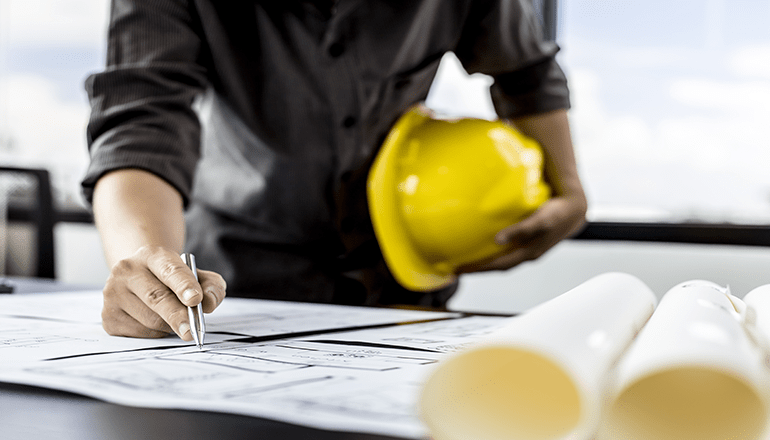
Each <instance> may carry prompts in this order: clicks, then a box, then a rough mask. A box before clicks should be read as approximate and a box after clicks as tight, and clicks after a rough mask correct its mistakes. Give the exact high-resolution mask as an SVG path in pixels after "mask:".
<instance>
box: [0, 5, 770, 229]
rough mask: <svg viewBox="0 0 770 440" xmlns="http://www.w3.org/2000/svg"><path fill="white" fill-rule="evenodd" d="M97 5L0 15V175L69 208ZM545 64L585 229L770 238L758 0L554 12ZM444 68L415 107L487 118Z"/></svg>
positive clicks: (762, 8)
mask: <svg viewBox="0 0 770 440" xmlns="http://www.w3.org/2000/svg"><path fill="white" fill-rule="evenodd" d="M108 3H109V2H108V1H107V0H0V162H11V163H20V164H27V165H37V166H46V167H49V168H51V170H52V172H53V175H54V179H55V184H56V185H57V187H58V188H59V190H58V191H57V194H58V197H59V200H60V201H63V202H64V203H73V204H81V203H82V201H81V200H80V199H79V197H80V195H79V191H78V181H79V178H80V176H81V175H82V172H83V170H84V169H85V165H86V163H87V160H88V158H87V151H86V147H85V134H84V133H85V126H86V123H87V118H88V102H87V97H86V94H85V91H84V89H83V81H84V80H85V78H86V77H87V76H88V75H89V74H91V73H94V72H97V71H99V70H100V69H101V68H102V66H103V64H104V52H105V36H106V22H107V15H108ZM558 25H559V26H558V36H557V42H558V43H559V45H560V46H561V52H560V53H559V55H558V60H559V62H560V63H561V65H562V67H563V69H564V70H565V72H566V73H567V76H568V80H569V84H570V89H571V93H572V108H571V110H570V120H571V126H572V130H573V138H574V142H575V150H576V155H577V158H578V163H579V166H580V171H581V175H582V178H583V183H584V185H585V187H586V190H587V192H588V196H589V202H590V206H591V208H590V210H589V217H590V218H591V219H593V220H618V219H619V220H651V221H681V220H698V221H715V222H736V223H770V173H768V172H767V171H766V168H767V167H768V165H770V148H768V147H770V123H768V120H770V32H768V31H767V29H770V0H646V1H638V0H562V1H561V2H560V15H559V18H558ZM490 81H491V79H489V78H487V77H484V76H482V75H473V76H471V77H468V76H467V75H466V74H465V72H464V71H462V69H461V67H459V65H458V63H457V61H456V59H455V58H454V57H452V56H447V57H445V59H444V62H443V63H442V67H441V70H440V72H439V76H438V78H437V80H436V83H435V84H434V87H433V89H432V91H431V95H430V96H429V99H428V104H429V105H431V106H433V107H434V108H436V109H438V110H440V111H442V112H444V113H449V114H454V115H457V116H474V117H485V118H490V117H494V114H493V111H492V108H491V102H490V100H489V96H488V92H487V88H488V86H489V84H490Z"/></svg>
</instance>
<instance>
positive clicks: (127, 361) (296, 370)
mask: <svg viewBox="0 0 770 440" xmlns="http://www.w3.org/2000/svg"><path fill="white" fill-rule="evenodd" d="M100 302H101V296H100V294H99V293H98V292H78V293H73V294H50V295H49V294H34V295H17V296H10V297H3V298H0V310H2V312H0V381H5V382H14V383H22V384H29V385H37V386H43V387H49V388H54V389H60V390H65V391H70V392H75V393H79V394H83V395H87V396H91V397H94V398H98V399H103V400H106V401H110V402H114V403H117V404H123V405H132V406H140V407H157V408H178V409H193V410H208V411H218V412H227V413H237V414H244V415H252V416H258V417H263V418H270V419H275V420H280V421H284V422H289V423H295V424H300V425H305V426H311V427H315V428H321V429H330V430H337V431H356V432H368V433H376V434H383V435H390V436H398V437H404V438H423V437H425V436H426V435H427V431H426V428H425V426H424V425H423V424H422V422H421V421H420V419H419V414H417V410H416V401H417V397H418V394H419V391H420V389H421V385H422V383H423V381H424V379H425V377H426V376H427V375H428V374H429V373H430V371H432V369H433V367H434V366H435V365H436V363H437V362H438V361H439V360H441V359H442V358H443V357H444V356H446V354H447V353H450V352H454V351H457V350H460V349H461V348H462V347H464V346H466V345H467V344H469V343H472V342H473V341H475V340H477V339H478V338H480V337H483V336H484V335H486V334H488V333H490V332H492V331H493V330H495V329H497V328H499V327H500V326H501V325H503V324H504V323H505V322H506V321H507V320H508V319H511V318H502V317H484V316H464V315H461V314H456V313H438V312H424V311H410V310H401V309H373V308H362V307H348V306H333V305H320V304H306V303H287V302H280V301H263V300H248V299H235V298H228V299H227V300H226V301H225V302H224V303H223V304H222V306H221V307H220V308H219V309H217V311H215V312H214V313H213V314H211V315H207V330H208V333H207V336H206V341H207V343H206V345H205V346H204V348H203V350H198V349H197V348H196V347H195V346H194V345H192V344H190V343H187V342H184V341H181V340H179V339H178V338H177V337H175V336H174V337H168V338H163V339H153V340H149V339H131V338H120V337H111V336H108V335H106V333H104V331H103V330H102V329H101V325H100V324H99V314H100V308H101V305H100V304H101V303H100ZM70 309H71V312H70ZM65 316H66V319H65V318H64V317H65Z"/></svg>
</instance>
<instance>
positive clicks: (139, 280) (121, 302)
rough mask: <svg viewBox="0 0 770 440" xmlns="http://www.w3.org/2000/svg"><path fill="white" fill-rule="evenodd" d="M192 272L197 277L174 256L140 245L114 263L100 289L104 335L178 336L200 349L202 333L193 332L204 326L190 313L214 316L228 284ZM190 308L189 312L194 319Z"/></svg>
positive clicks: (212, 274) (208, 273) (206, 273)
mask: <svg viewBox="0 0 770 440" xmlns="http://www.w3.org/2000/svg"><path fill="white" fill-rule="evenodd" d="M183 258H184V257H183ZM195 272H196V273H197V279H196V276H195V274H194V272H193V271H192V268H191V267H189V266H188V265H186V264H185V261H183V259H182V258H180V254H179V253H178V252H174V251H173V250H171V249H168V248H165V247H161V246H144V247H142V248H140V249H139V250H137V251H136V252H135V253H134V254H133V255H131V256H130V257H128V258H125V259H123V260H120V261H118V262H117V263H116V264H114V265H113V267H112V270H111V274H110V277H109V279H108V280H107V283H106V284H105V287H104V291H103V292H104V307H103V309H102V326H103V327H104V329H105V331H106V332H107V333H109V334H110V335H114V336H129V337H135V338H161V337H165V336H168V334H169V333H176V334H177V335H178V336H179V337H180V338H182V339H183V340H185V341H195V342H196V345H198V346H200V345H202V342H203V341H202V339H201V338H200V334H199V331H201V330H203V331H205V329H204V328H202V326H200V325H197V326H196V327H195V328H193V326H194V325H196V324H201V323H202V319H201V320H198V318H195V316H196V315H195V314H194V313H195V312H197V313H198V315H197V316H200V317H201V318H202V316H203V315H202V313H200V312H201V311H203V312H205V313H211V312H213V311H214V310H215V309H216V308H217V307H218V306H219V304H220V303H221V302H222V301H223V300H224V298H225V289H226V284H225V281H224V279H223V278H222V277H221V276H220V275H219V274H218V273H216V272H212V271H208V270H203V269H198V268H197V267H196V268H195ZM199 303H200V306H199V305H198V304H199ZM188 306H190V308H192V309H193V310H192V312H193V319H190V310H188ZM196 337H198V340H197V341H196V339H195V338H196Z"/></svg>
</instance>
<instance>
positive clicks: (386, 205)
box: [367, 108, 457, 292]
mask: <svg viewBox="0 0 770 440" xmlns="http://www.w3.org/2000/svg"><path fill="white" fill-rule="evenodd" d="M427 119H429V116H428V115H427V114H426V113H425V112H424V111H423V110H420V109H419V108H414V109H412V110H410V111H408V112H407V113H405V114H404V115H403V116H401V118H399V120H398V121H397V122H396V124H395V125H394V126H393V129H391V131H390V133H389V134H388V136H387V138H386V139H385V142H384V143H383V145H382V147H381V149H380V151H379V153H378V155H377V158H376V159H375V161H374V163H373V164H372V167H371V169H370V170H369V176H368V180H367V197H368V204H369V212H370V216H371V219H372V225H373V226H374V232H375V235H376V236H377V241H378V242H379V245H380V248H381V249H382V255H383V258H384V259H385V263H386V264H387V265H388V268H389V269H390V271H391V273H392V274H393V277H394V278H395V279H396V281H397V282H398V283H399V284H401V285H402V286H403V287H405V288H407V289H409V290H413V291H420V292H422V291H429V290H436V289H439V288H442V287H445V286H447V285H450V284H452V283H454V282H455V281H456V280H457V275H455V274H454V273H445V272H441V271H439V270H438V269H437V268H436V267H435V266H434V265H433V264H431V263H430V262H429V261H426V260H425V259H424V258H423V257H422V256H421V255H420V253H419V252H418V251H417V249H416V248H415V247H414V245H413V243H412V240H411V238H410V236H409V233H408V232H407V229H406V227H405V225H404V223H403V220H402V218H403V216H402V213H400V212H399V210H400V209H401V208H400V207H401V203H400V201H399V200H398V192H397V191H395V190H394V189H395V188H397V186H398V184H399V183H400V182H399V181H398V180H399V172H398V171H399V168H400V164H399V163H398V160H397V158H399V157H400V156H401V154H400V152H401V150H402V149H403V148H405V144H406V140H407V139H408V138H409V133H410V132H411V131H412V130H414V129H415V128H416V127H417V126H419V125H420V124H422V123H424V122H425V121H426V120H427Z"/></svg>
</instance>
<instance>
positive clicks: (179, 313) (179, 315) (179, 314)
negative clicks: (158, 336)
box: [168, 309, 187, 328]
mask: <svg viewBox="0 0 770 440" xmlns="http://www.w3.org/2000/svg"><path fill="white" fill-rule="evenodd" d="M185 321H187V310H186V309H179V310H174V311H173V312H171V313H170V314H169V315H168V322H169V323H171V325H172V326H173V327H174V328H177V327H179V324H181V323H183V322H185Z"/></svg>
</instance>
